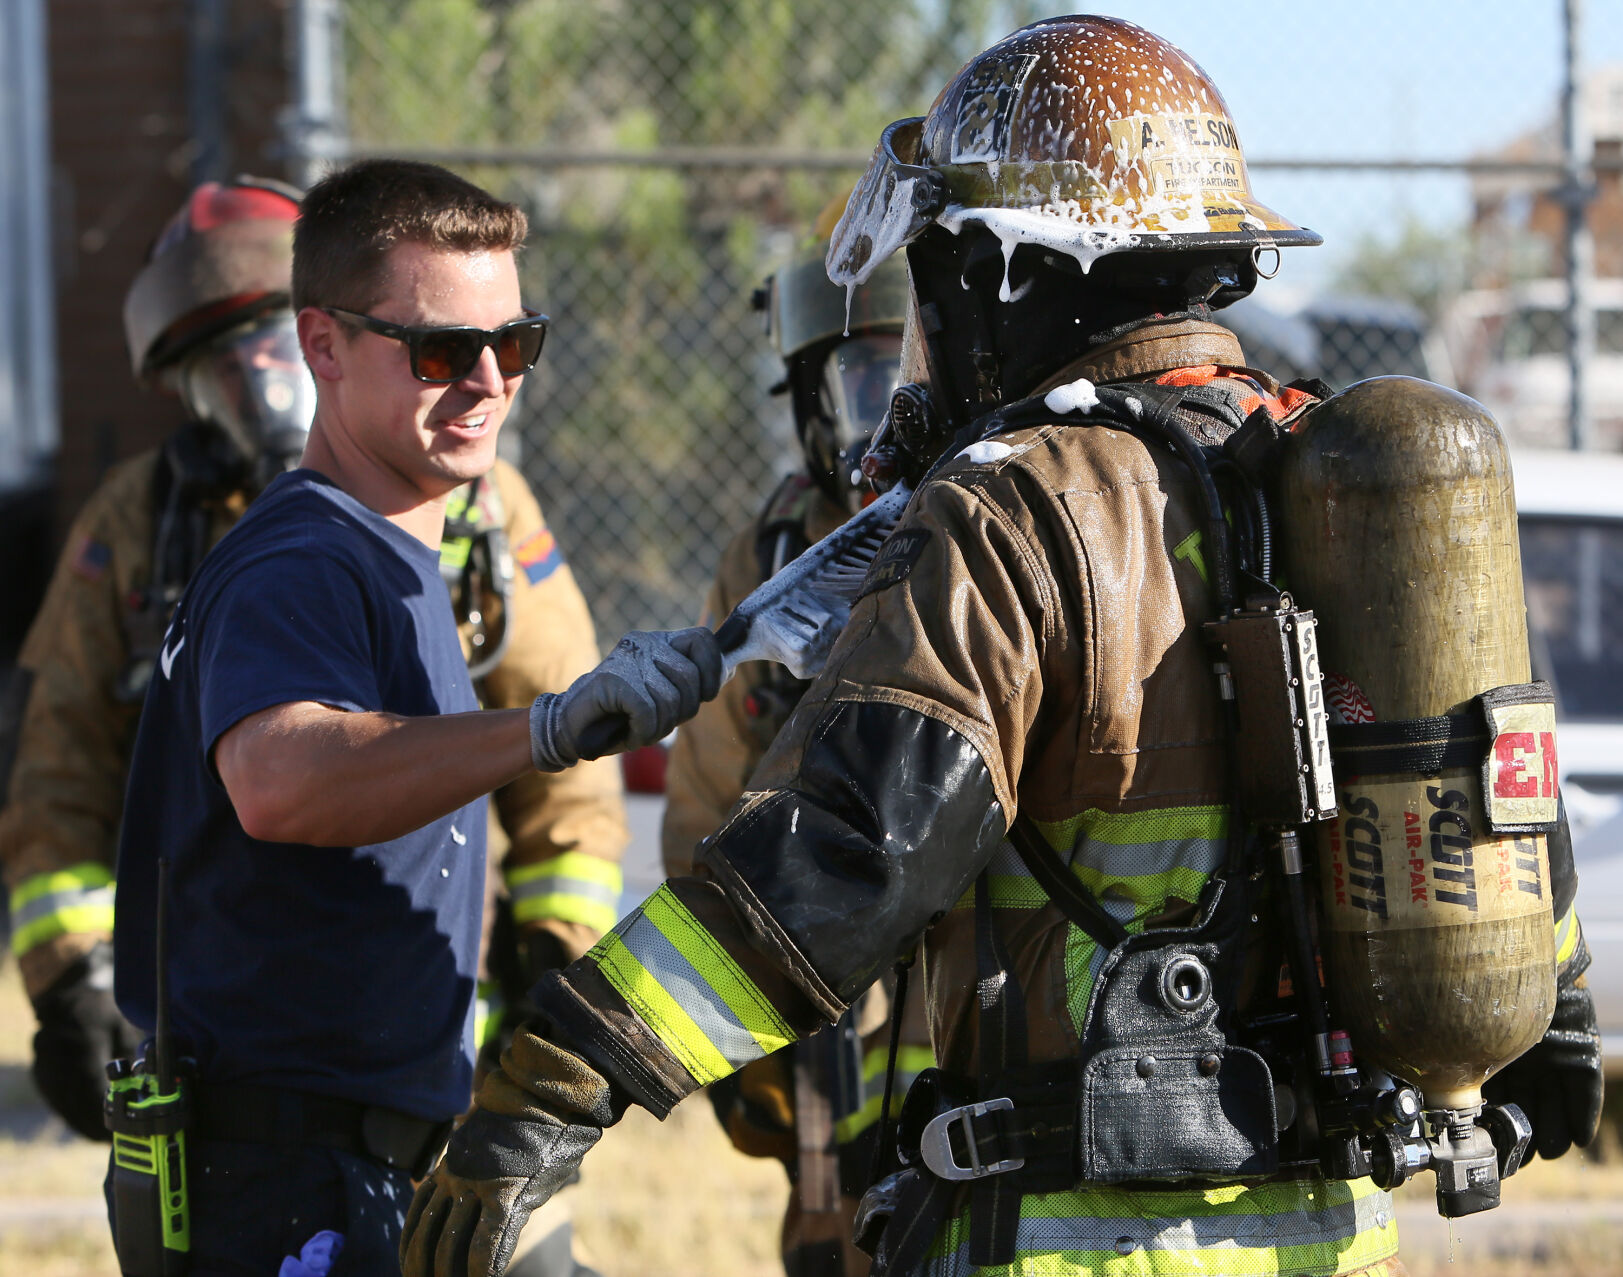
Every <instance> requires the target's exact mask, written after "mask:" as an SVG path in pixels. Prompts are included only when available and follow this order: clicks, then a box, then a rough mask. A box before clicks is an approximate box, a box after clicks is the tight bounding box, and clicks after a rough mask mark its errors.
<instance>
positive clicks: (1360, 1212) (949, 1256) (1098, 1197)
mask: <svg viewBox="0 0 1623 1277" xmlns="http://www.w3.org/2000/svg"><path fill="white" fill-rule="evenodd" d="M1020 1216H1021V1218H1020V1223H1019V1225H1018V1227H1017V1233H1016V1242H1015V1245H1016V1256H1015V1261H1014V1263H1013V1264H1012V1265H1010V1266H1009V1267H1006V1268H997V1269H973V1268H971V1267H970V1265H969V1264H968V1260H967V1254H966V1253H965V1248H966V1247H967V1245H968V1236H969V1219H968V1215H967V1213H965V1214H962V1215H960V1216H959V1217H958V1218H956V1219H954V1220H952V1221H951V1222H950V1223H949V1224H948V1226H947V1227H946V1229H944V1230H943V1234H942V1236H941V1237H940V1238H938V1239H937V1242H936V1245H935V1246H934V1247H933V1255H934V1259H933V1261H932V1262H930V1263H928V1264H927V1265H926V1269H925V1271H926V1272H927V1273H929V1274H931V1275H932V1277H933V1275H934V1274H947V1273H952V1274H955V1275H956V1274H960V1273H969V1272H977V1273H981V1274H986V1275H990V1274H992V1273H997V1274H1011V1275H1012V1274H1019V1277H1028V1275H1034V1277H1095V1275H1096V1274H1103V1275H1106V1277H1116V1275H1121V1277H1126V1275H1128V1274H1131V1275H1133V1277H1145V1275H1148V1277H1185V1274H1189V1273H1222V1274H1224V1277H1276V1275H1277V1274H1280V1273H1292V1274H1298V1273H1301V1274H1322V1275H1326V1277H1327V1275H1329V1274H1346V1273H1351V1272H1355V1271H1357V1270H1358V1269H1360V1268H1366V1267H1368V1266H1370V1265H1371V1264H1376V1263H1379V1262H1381V1261H1382V1260H1384V1259H1388V1258H1390V1257H1391V1256H1392V1255H1394V1254H1396V1253H1397V1244H1398V1239H1397V1225H1396V1223H1395V1220H1394V1217H1393V1211H1392V1203H1391V1199H1390V1197H1389V1196H1388V1195H1387V1194H1385V1193H1382V1192H1381V1191H1380V1190H1379V1189H1376V1188H1375V1187H1374V1185H1373V1184H1371V1183H1370V1182H1369V1181H1368V1180H1358V1181H1354V1182H1352V1183H1340V1182H1336V1183H1326V1182H1324V1181H1302V1182H1296V1183H1282V1184H1264V1185H1260V1186H1258V1187H1255V1188H1246V1187H1244V1186H1242V1185H1228V1186H1224V1187H1222V1188H1215V1189H1205V1190H1199V1189H1189V1190H1182V1191H1179V1190H1176V1189H1171V1190H1167V1191H1153V1192H1143V1191H1136V1190H1127V1189H1119V1188H1111V1187H1109V1186H1105V1185H1086V1184H1085V1185H1079V1186H1078V1187H1077V1188H1076V1189H1075V1190H1067V1191H1064V1192H1058V1193H1039V1194H1029V1195H1027V1196H1026V1198H1025V1199H1024V1200H1023V1201H1022V1203H1021V1211H1020Z"/></svg>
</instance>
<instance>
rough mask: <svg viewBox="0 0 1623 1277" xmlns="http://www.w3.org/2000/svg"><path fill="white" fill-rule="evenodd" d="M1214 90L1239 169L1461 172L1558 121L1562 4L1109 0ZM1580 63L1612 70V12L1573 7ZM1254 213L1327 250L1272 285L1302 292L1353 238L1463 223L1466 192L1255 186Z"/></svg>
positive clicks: (1375, 180) (1615, 43) (1619, 18)
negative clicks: (1579, 23)
mask: <svg viewBox="0 0 1623 1277" xmlns="http://www.w3.org/2000/svg"><path fill="white" fill-rule="evenodd" d="M1101 7H1103V8H1104V9H1105V10H1106V11H1108V12H1111V13H1113V14H1115V15H1116V16H1119V17H1124V18H1128V19H1130V20H1132V21H1134V22H1137V23H1139V24H1140V25H1142V26H1145V27H1148V28H1149V29H1150V30H1152V31H1154V32H1156V33H1157V34H1158V35H1162V36H1165V37H1166V38H1167V39H1169V40H1171V41H1173V42H1174V43H1175V44H1178V45H1179V46H1181V47H1182V48H1183V49H1184V50H1185V51H1186V52H1188V53H1189V54H1190V55H1191V56H1193V57H1194V58H1195V60H1196V61H1197V62H1199V63H1200V64H1201V65H1202V66H1203V67H1204V68H1205V69H1206V71H1207V73H1208V74H1209V75H1211V77H1212V78H1213V79H1214V80H1216V81H1217V84H1218V86H1219V88H1221V90H1222V92H1223V95H1224V97H1225V98H1226V99H1227V101H1228V104H1229V109H1230V111H1231V112H1232V114H1233V116H1234V120H1235V123H1236V125H1237V126H1238V129H1239V134H1240V139H1241V142H1242V144H1243V145H1244V147H1245V150H1246V154H1247V156H1248V157H1250V158H1253V159H1260V158H1264V157H1278V158H1303V157H1309V156H1337V157H1340V156H1346V157H1353V158H1394V157H1396V158H1404V159H1421V158H1425V159H1433V158H1463V157H1465V156H1469V155H1471V154H1473V153H1475V152H1480V151H1490V150H1492V149H1495V148H1496V147H1497V145H1499V144H1501V143H1503V142H1505V141H1508V140H1509V139H1511V138H1513V137H1515V136H1517V135H1518V134H1520V133H1522V132H1525V131H1527V130H1528V129H1531V128H1534V127H1536V126H1537V125H1539V124H1540V123H1542V122H1544V121H1545V120H1548V119H1550V118H1553V116H1554V113H1555V112H1556V111H1557V110H1558V109H1559V93H1560V84H1561V68H1562V58H1563V37H1562V28H1561V22H1562V4H1561V0H1408V2H1407V3H1404V2H1403V0H1362V2H1360V3H1346V2H1344V0H1333V2H1329V3H1314V2H1312V0H1296V2H1294V3H1288V2H1286V0H1249V2H1241V3H1230V4H1221V3H1213V2H1212V0H1203V2H1199V3H1197V2H1196V0H1116V3H1114V4H1111V5H1106V6H1101ZM1583 9H1584V39H1583V48H1584V55H1583V56H1584V59H1585V61H1586V63H1587V64H1588V65H1590V66H1598V65H1602V64H1604V63H1607V62H1623V0H1583ZM1253 185H1254V186H1255V187H1256V188H1257V193H1258V195H1259V197H1260V198H1262V199H1263V200H1264V201H1265V202H1267V203H1269V204H1271V205H1272V206H1273V207H1275V208H1277V209H1278V210H1279V211H1280V212H1281V213H1284V214H1285V215H1286V216H1288V217H1291V218H1293V219H1294V220H1296V221H1298V222H1300V223H1302V224H1303V225H1306V226H1311V227H1312V228H1313V229H1314V230H1316V231H1319V232H1320V233H1321V234H1322V235H1324V237H1325V247H1324V248H1320V249H1304V250H1297V251H1296V252H1295V253H1293V254H1290V255H1289V256H1290V257H1293V258H1295V259H1296V260H1294V261H1287V263H1286V268H1285V272H1284V274H1283V276H1282V279H1289V280H1292V281H1293V282H1296V283H1301V284H1311V283H1313V282H1314V281H1315V277H1319V276H1322V274H1323V273H1324V271H1325V268H1326V267H1329V266H1331V265H1333V262H1334V258H1335V257H1337V256H1339V254H1340V252H1341V251H1344V250H1345V249H1346V248H1348V247H1350V246H1351V244H1352V242H1353V241H1354V240H1355V239H1356V238H1357V237H1358V235H1359V234H1360V233H1363V232H1366V231H1378V229H1379V228H1380V227H1382V226H1384V225H1392V226H1396V225H1399V224H1401V222H1402V220H1403V218H1404V217H1406V216H1408V215H1411V214H1412V215H1415V216H1418V217H1421V218H1423V219H1425V220H1427V221H1430V222H1434V223H1436V224H1439V225H1451V224H1459V223H1461V222H1463V220H1464V219H1465V217H1466V215H1467V211H1468V207H1469V206H1468V202H1467V187H1466V183H1465V180H1464V179H1463V178H1461V177H1454V176H1446V177H1404V178H1383V177H1374V176H1368V175H1357V176H1351V175H1347V174H1343V173H1333V174H1326V173H1319V172H1314V173H1309V174H1305V175H1297V174H1290V175H1285V174H1280V173H1273V172H1266V171H1264V172H1261V173H1256V174H1253Z"/></svg>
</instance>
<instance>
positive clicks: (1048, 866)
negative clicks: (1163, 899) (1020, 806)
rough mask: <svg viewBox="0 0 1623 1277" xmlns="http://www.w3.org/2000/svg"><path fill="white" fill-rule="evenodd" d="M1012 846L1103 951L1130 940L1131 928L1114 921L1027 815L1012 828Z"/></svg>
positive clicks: (1050, 895) (1068, 916) (1056, 902)
mask: <svg viewBox="0 0 1623 1277" xmlns="http://www.w3.org/2000/svg"><path fill="white" fill-rule="evenodd" d="M1009 843H1010V845H1011V846H1013V848H1014V850H1015V854H1016V855H1018V856H1019V857H1020V860H1021V862H1022V863H1023V864H1024V865H1025V866H1026V868H1027V869H1029V870H1030V871H1031V876H1032V877H1033V878H1035V879H1036V880H1037V885H1038V886H1039V887H1041V888H1042V889H1043V890H1044V891H1045V892H1047V893H1048V898H1049V899H1050V900H1052V901H1053V902H1054V907H1055V908H1056V909H1058V910H1059V911H1060V912H1061V913H1063V914H1064V915H1065V917H1066V919H1067V920H1068V921H1069V922H1071V923H1072V924H1073V925H1075V926H1076V927H1078V928H1080V929H1081V930H1082V932H1083V933H1084V934H1085V935H1087V936H1089V937H1091V938H1092V939H1093V941H1094V943H1096V944H1097V945H1099V947H1100V948H1101V949H1103V950H1105V951H1107V952H1108V951H1109V950H1111V949H1114V948H1115V947H1116V946H1117V945H1118V944H1120V943H1121V942H1122V941H1123V940H1125V939H1127V928H1125V927H1123V926H1122V925H1121V923H1119V922H1117V921H1116V920H1115V919H1114V918H1112V917H1111V916H1110V914H1109V913H1108V912H1106V910H1105V907H1104V906H1103V905H1102V904H1100V903H1099V897H1098V896H1096V895H1094V894H1093V892H1091V891H1089V890H1088V889H1087V888H1086V887H1085V886H1083V885H1082V883H1081V882H1079V881H1078V880H1077V877H1076V875H1075V874H1074V873H1072V872H1071V870H1070V867H1069V866H1068V865H1066V864H1065V862H1064V861H1063V860H1061V859H1060V856H1059V853H1058V852H1057V851H1055V850H1054V849H1053V848H1052V847H1050V846H1049V845H1048V842H1047V840H1046V839H1045V838H1044V837H1043V836H1042V835H1041V834H1040V833H1038V832H1037V827H1036V826H1035V825H1034V824H1033V823H1032V822H1031V819H1030V818H1029V817H1028V816H1026V814H1025V813H1024V812H1021V813H1020V814H1018V815H1017V816H1015V818H1014V823H1013V824H1012V825H1010V826H1009Z"/></svg>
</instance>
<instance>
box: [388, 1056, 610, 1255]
mask: <svg viewBox="0 0 1623 1277" xmlns="http://www.w3.org/2000/svg"><path fill="white" fill-rule="evenodd" d="M577 1105H579V1106H580V1108H579V1109H577V1108H576V1106H577ZM618 1116H619V1112H618V1111H617V1109H616V1106H615V1105H614V1103H613V1102H612V1100H611V1097H610V1092H609V1085H608V1083H607V1082H606V1081H605V1080H604V1079H603V1078H602V1077H601V1076H599V1075H598V1074H597V1072H596V1071H594V1070H593V1069H592V1068H590V1067H589V1066H588V1065H587V1064H586V1062H585V1061H584V1060H582V1059H581V1058H580V1057H579V1056H577V1055H574V1054H572V1053H571V1052H569V1051H566V1050H564V1049H563V1048H561V1047H558V1046H554V1045H553V1044H552V1043H550V1042H548V1041H546V1040H545V1039H544V1038H542V1037H540V1036H539V1034H538V1033H537V1031H536V1030H535V1028H534V1027H532V1026H526V1027H525V1028H523V1029H521V1030H520V1031H519V1032H518V1033H517V1034H515V1035H514V1038H513V1045H512V1046H511V1047H510V1048H509V1049H508V1051H507V1052H506V1053H505V1054H504V1055H503V1056H502V1066H501V1068H499V1069H497V1070H496V1071H495V1072H494V1073H492V1074H491V1075H490V1076H489V1077H488V1078H486V1079H485V1082H484V1085H483V1086H481V1087H480V1088H479V1094H478V1096H477V1097H476V1099H475V1102H474V1107H473V1112H472V1113H471V1114H470V1115H469V1117H468V1120H467V1121H466V1122H464V1123H463V1124H462V1125H461V1127H459V1128H458V1130H457V1132H456V1134H454V1135H453V1136H451V1143H450V1145H449V1146H448V1147H447V1148H446V1150H445V1156H444V1157H442V1158H441V1159H440V1163H439V1165H438V1166H436V1167H435V1168H434V1169H433V1171H431V1172H430V1173H429V1176H428V1178H427V1179H425V1180H424V1181H423V1182H422V1183H421V1184H420V1185H418V1188H417V1195H416V1196H415V1197H413V1198H412V1201H411V1209H410V1210H409V1211H408V1212H407V1213H406V1227H405V1231H404V1232H403V1233H402V1234H401V1237H400V1268H401V1272H402V1273H403V1274H404V1277H499V1275H500V1274H501V1273H502V1272H504V1271H505V1270H506V1268H507V1261H508V1260H509V1259H511V1258H512V1256H513V1247H514V1246H515V1245H517V1244H518V1235H519V1233H520V1231H521V1230H522V1229H523V1228H524V1224H525V1221H526V1220H528V1219H529V1218H530V1214H531V1212H532V1211H534V1210H536V1209H537V1208H538V1207H540V1206H541V1205H543V1204H544V1203H545V1202H546V1201H547V1200H548V1199H549V1198H551V1197H552V1195H553V1194H554V1193H556V1192H557V1191H558V1190H559V1189H560V1188H562V1187H563V1186H564V1185H565V1184H568V1183H571V1182H572V1181H573V1180H574V1179H575V1176H576V1172H577V1170H578V1169H579V1167H580V1161H581V1158H583V1157H584V1156H585V1155H586V1151H587V1150H588V1149H589V1148H591V1147H592V1145H593V1144H595V1143H597V1141H598V1139H599V1138H600V1137H601V1136H602V1134H603V1127H604V1126H606V1125H608V1124H609V1123H611V1122H613V1121H614V1120H615V1119H616V1118H617V1117H618Z"/></svg>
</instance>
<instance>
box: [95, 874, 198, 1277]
mask: <svg viewBox="0 0 1623 1277" xmlns="http://www.w3.org/2000/svg"><path fill="white" fill-rule="evenodd" d="M167 870H168V863H167V861H166V860H164V859H163V858H161V857H160V858H159V860H158V909H157V938H156V939H157V951H158V973H157V999H156V1001H157V1023H156V1026H155V1031H154V1033H153V1036H152V1037H151V1038H149V1039H148V1040H147V1042H146V1043H145V1045H144V1046H143V1048H142V1052H141V1054H140V1056H139V1057H137V1058H136V1059H134V1060H113V1061H111V1062H110V1063H109V1064H108V1065H107V1099H106V1101H105V1103H104V1108H103V1113H104V1116H105V1118H106V1122H107V1129H108V1130H109V1131H111V1132H112V1134H113V1176H112V1194H113V1220H114V1242H115V1245H116V1246H117V1249H118V1267H119V1270H120V1272H122V1273H123V1274H124V1277H176V1275H177V1274H182V1273H184V1272H185V1271H186V1269H187V1266H188V1261H189V1259H190V1250H191V1213H190V1209H189V1204H188V1201H187V1195H186V1123H187V1119H188V1117H190V1115H191V1103H192V1101H191V1087H190V1083H189V1081H188V1079H187V1078H185V1077H183V1076H181V1070H180V1069H179V1068H177V1066H176V1062H175V1056H174V1042H173V1041H172V1039H171V1037H170V1032H169V985H168V980H167V977H166V975H165V967H166V963H165V958H166V957H167V945H166V943H165V937H166V934H167V928H166V926H165V922H166V916H165V915H166V908H165V901H166V899H167V895H168V893H167V890H166V887H167V882H166V876H167Z"/></svg>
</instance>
